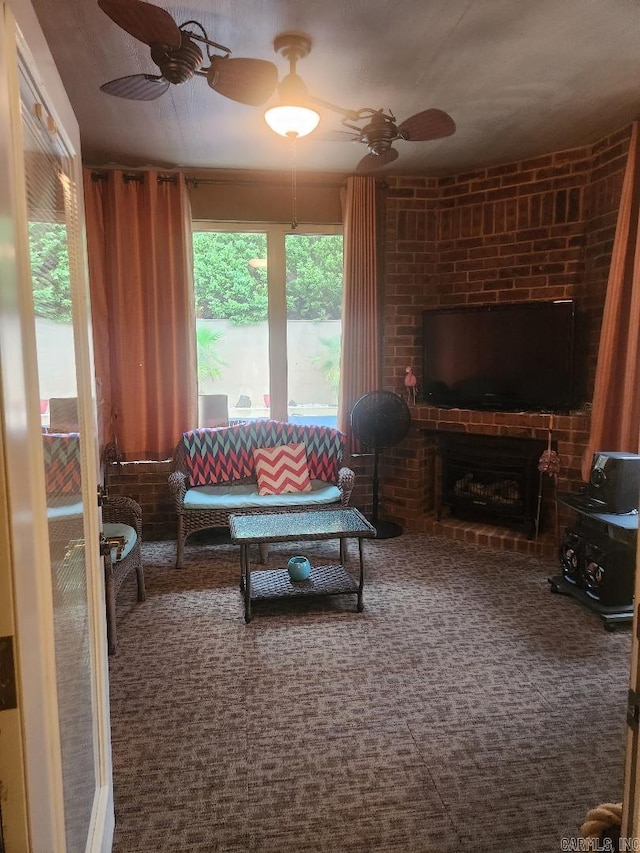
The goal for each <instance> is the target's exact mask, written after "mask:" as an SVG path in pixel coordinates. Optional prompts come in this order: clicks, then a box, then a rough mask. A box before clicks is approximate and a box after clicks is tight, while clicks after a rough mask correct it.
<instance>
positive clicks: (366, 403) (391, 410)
mask: <svg viewBox="0 0 640 853" xmlns="http://www.w3.org/2000/svg"><path fill="white" fill-rule="evenodd" d="M410 426H411V412H410V411H409V407H408V406H407V404H406V403H405V401H404V400H403V399H402V397H399V396H398V395H397V394H394V393H392V392H391V391H370V392H369V393H368V394H364V395H363V396H362V397H360V399H359V400H357V401H356V403H355V405H354V407H353V409H352V410H351V429H352V431H353V434H354V435H355V437H356V438H357V439H358V441H361V442H362V444H364V445H365V447H368V448H370V449H372V450H384V449H385V448H387V447H393V446H394V445H395V444H398V442H400V441H402V439H403V438H404V437H405V435H406V434H407V433H408V432H409V427H410Z"/></svg>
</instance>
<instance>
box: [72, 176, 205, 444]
mask: <svg viewBox="0 0 640 853" xmlns="http://www.w3.org/2000/svg"><path fill="white" fill-rule="evenodd" d="M84 178H85V180H84V184H85V206H86V218H87V244H88V254H89V274H90V282H91V305H92V318H93V338H94V352H95V368H96V380H97V387H98V396H99V399H101V401H102V412H103V419H104V424H103V426H104V435H105V440H106V441H116V442H117V446H118V449H119V452H120V454H121V458H122V459H125V460H144V459H147V460H160V459H166V458H168V457H170V456H171V452H172V449H173V447H174V446H175V444H176V442H177V440H178V438H179V437H180V435H181V433H182V432H184V431H185V430H187V429H190V428H191V427H193V425H194V424H195V423H196V406H197V387H196V367H195V364H196V356H195V319H194V311H195V309H194V300H193V285H192V281H191V269H192V267H191V262H190V258H191V235H190V210H189V201H188V195H187V192H186V187H185V184H184V178H183V177H182V176H179V175H172V176H166V177H163V176H162V175H160V174H158V173H157V172H139V173H136V174H135V175H129V174H127V173H124V172H122V171H119V170H114V171H108V172H104V173H103V172H100V173H96V172H92V171H91V170H89V169H87V170H85V175H84Z"/></svg>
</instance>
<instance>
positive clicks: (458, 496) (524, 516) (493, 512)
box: [441, 435, 546, 538]
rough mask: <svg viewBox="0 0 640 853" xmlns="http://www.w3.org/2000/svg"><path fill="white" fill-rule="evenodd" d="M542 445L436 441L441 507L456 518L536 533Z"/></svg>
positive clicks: (470, 438) (474, 438)
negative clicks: (438, 449)
mask: <svg viewBox="0 0 640 853" xmlns="http://www.w3.org/2000/svg"><path fill="white" fill-rule="evenodd" d="M545 449H546V443H545V442H544V441H538V440H536V439H520V438H503V437H498V436H480V435H464V436H461V435H451V436H447V437H446V438H445V439H441V459H442V504H443V505H444V506H447V507H449V509H450V511H451V514H452V515H454V516H458V517H461V518H471V519H474V520H480V521H486V522H488V523H492V524H498V525H505V526H513V527H516V528H519V529H521V530H523V531H524V532H525V533H526V535H527V536H528V537H529V538H532V537H533V535H534V532H535V529H536V516H537V512H538V492H539V485H540V472H539V471H538V461H539V459H540V456H541V454H542V452H543V451H544V450H545Z"/></svg>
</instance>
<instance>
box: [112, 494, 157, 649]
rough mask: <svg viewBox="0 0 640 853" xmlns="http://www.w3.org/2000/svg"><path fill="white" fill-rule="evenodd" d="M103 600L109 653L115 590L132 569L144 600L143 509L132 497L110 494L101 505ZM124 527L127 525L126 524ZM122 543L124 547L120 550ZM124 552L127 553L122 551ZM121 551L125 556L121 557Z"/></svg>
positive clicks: (114, 621) (115, 596)
mask: <svg viewBox="0 0 640 853" xmlns="http://www.w3.org/2000/svg"><path fill="white" fill-rule="evenodd" d="M102 520H103V533H104V541H105V542H106V546H105V547H104V548H103V562H104V585H105V602H106V609H107V642H108V647H109V654H110V655H113V654H115V652H116V647H117V632H116V598H117V596H118V590H119V589H120V587H121V586H122V584H123V582H124V581H125V580H126V578H127V577H128V576H129V574H130V573H131V572H132V571H133V570H134V569H135V572H136V575H137V584H138V601H144V600H145V598H146V592H145V588H144V570H143V568H142V553H141V544H142V509H141V508H140V505H139V504H138V503H136V501H134V500H133V499H132V498H127V497H109V498H108V499H107V500H106V502H105V504H104V506H103V507H102ZM125 526H126V527H125ZM127 537H130V538H132V539H133V540H134V541H133V546H132V547H131V549H130V550H128V551H127V549H126V543H124V542H123V541H122V540H123V538H125V539H126V538H127ZM123 545H125V548H124V550H123V547H122V546H123ZM125 551H126V553H125ZM122 554H124V556H121V555H122Z"/></svg>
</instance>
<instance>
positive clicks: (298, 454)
mask: <svg viewBox="0 0 640 853" xmlns="http://www.w3.org/2000/svg"><path fill="white" fill-rule="evenodd" d="M253 459H254V462H255V464H256V475H257V477H258V494H259V495H283V494H286V493H287V492H310V491H311V481H310V480H309V466H308V465H307V450H306V448H305V446H304V444H283V445H281V446H280V447H261V448H256V449H255V450H254V451H253Z"/></svg>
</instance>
